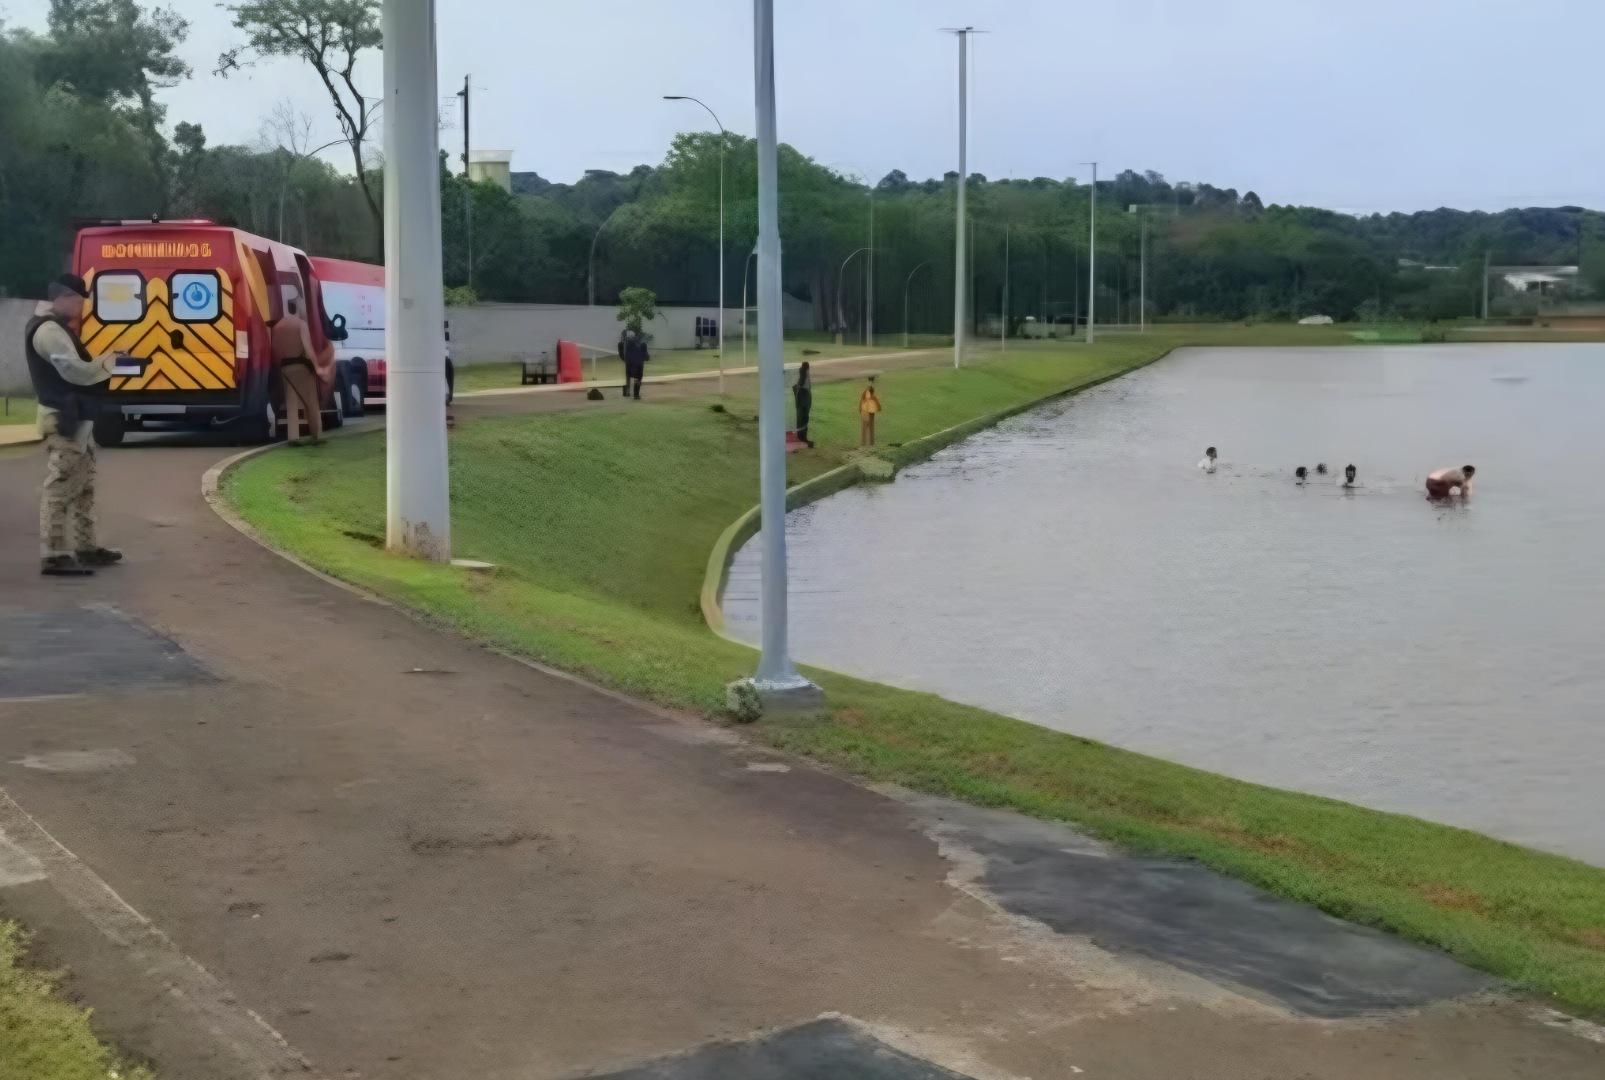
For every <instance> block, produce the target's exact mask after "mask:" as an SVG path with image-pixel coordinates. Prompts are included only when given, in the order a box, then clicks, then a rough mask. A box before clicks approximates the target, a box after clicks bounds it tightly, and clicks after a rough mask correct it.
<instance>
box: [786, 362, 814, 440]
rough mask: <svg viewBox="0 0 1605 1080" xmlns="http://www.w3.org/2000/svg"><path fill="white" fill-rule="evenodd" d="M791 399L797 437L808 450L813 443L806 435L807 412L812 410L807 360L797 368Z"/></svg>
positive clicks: (812, 403)
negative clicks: (795, 415)
mask: <svg viewBox="0 0 1605 1080" xmlns="http://www.w3.org/2000/svg"><path fill="white" fill-rule="evenodd" d="M791 396H792V400H793V401H794V402H795V403H796V405H797V438H799V439H801V440H802V443H803V445H804V446H806V447H808V448H809V449H810V450H811V449H813V446H814V443H813V440H811V439H810V438H809V437H808V414H809V413H811V412H813V410H814V377H813V376H812V375H810V374H809V373H808V361H806V360H804V361H803V362H802V367H800V368H798V369H797V384H796V385H795V386H793V387H792V388H791Z"/></svg>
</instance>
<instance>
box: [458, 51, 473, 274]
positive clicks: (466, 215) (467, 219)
mask: <svg viewBox="0 0 1605 1080" xmlns="http://www.w3.org/2000/svg"><path fill="white" fill-rule="evenodd" d="M472 78H473V76H472V75H464V76H463V88H462V89H461V90H459V91H457V96H458V97H460V98H462V99H463V238H464V243H465V244H466V246H467V247H466V250H467V256H466V258H465V259H464V260H463V262H464V266H465V268H466V275H465V276H466V277H467V279H468V287H469V288H470V289H472V288H473V287H474V187H473V179H474V178H473V177H472V176H470V175H469V168H468V146H469V143H468V96H469V93H470V92H471V89H472V87H471V84H470V82H469V80H470V79H472Z"/></svg>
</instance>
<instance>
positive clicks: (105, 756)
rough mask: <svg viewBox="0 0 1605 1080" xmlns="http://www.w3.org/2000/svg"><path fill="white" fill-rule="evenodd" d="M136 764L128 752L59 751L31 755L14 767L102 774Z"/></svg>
mask: <svg viewBox="0 0 1605 1080" xmlns="http://www.w3.org/2000/svg"><path fill="white" fill-rule="evenodd" d="M133 763H134V755H133V754H130V753H129V752H128V751H126V750H118V749H115V748H114V749H110V750H57V751H55V752H53V753H48V754H29V755H28V756H27V757H22V758H18V759H17V760H16V761H13V762H12V763H11V764H13V765H21V766H22V767H23V768H24V769H38V770H39V771H40V772H54V773H78V772H100V771H102V770H103V769H122V768H127V767H128V766H129V765H132V764H133Z"/></svg>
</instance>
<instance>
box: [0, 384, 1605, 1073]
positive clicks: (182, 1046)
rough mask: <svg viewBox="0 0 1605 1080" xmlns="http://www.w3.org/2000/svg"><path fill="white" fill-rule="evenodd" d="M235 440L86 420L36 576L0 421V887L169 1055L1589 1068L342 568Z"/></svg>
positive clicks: (1418, 994) (1297, 929)
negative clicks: (288, 522) (82, 462)
mask: <svg viewBox="0 0 1605 1080" xmlns="http://www.w3.org/2000/svg"><path fill="white" fill-rule="evenodd" d="M874 363H875V364H876V365H877V366H884V360H883V359H882V358H877V360H876V361H874ZM850 368H851V365H843V366H841V367H837V368H835V369H834V372H833V373H842V374H845V373H847V372H848V370H849V369H850ZM684 385H685V384H682V386H684ZM669 389H670V388H668V387H665V388H664V393H667V392H669ZM695 392H696V390H695V384H691V386H690V387H689V388H685V389H680V390H676V391H675V393H677V394H678V393H686V394H690V393H695ZM575 400H576V399H574V398H572V397H570V396H568V395H528V396H525V397H523V398H502V399H500V400H499V401H497V402H495V403H490V402H486V403H480V402H476V401H468V400H465V401H464V402H463V403H462V404H461V405H460V406H459V408H458V410H457V411H458V415H459V421H460V422H461V423H472V422H473V420H474V419H475V417H477V416H479V415H484V414H486V413H488V412H490V411H492V410H495V411H505V410H506V409H509V408H512V407H514V406H513V405H512V402H519V401H522V402H525V403H530V404H526V405H525V407H530V408H534V407H542V408H545V407H574V405H573V402H575ZM537 401H542V402H550V403H551V404H550V405H542V406H535V405H534V404H532V403H533V402H537ZM565 402H567V403H569V404H568V405H566V406H565V405H564V403H565ZM604 407H624V406H623V405H622V403H619V404H615V405H612V406H604ZM629 407H634V408H647V407H650V403H647V404H644V405H641V406H633V405H632V406H629ZM135 441H136V440H131V442H135ZM154 441H155V442H157V443H164V442H184V440H163V439H158V440H154ZM232 452H234V451H233V449H232V448H226V447H221V446H205V445H195V442H194V440H188V444H187V445H131V446H129V447H127V448H125V449H122V450H120V451H113V452H107V453H105V454H104V455H103V457H102V477H103V479H102V483H101V485H100V490H101V493H102V499H103V504H104V523H105V532H106V536H107V539H108V540H109V541H113V542H116V543H118V544H120V545H121V546H123V547H124V548H126V549H127V551H128V552H129V562H128V564H127V565H126V566H123V567H120V568H117V569H116V570H114V571H111V572H106V573H102V574H101V575H99V576H97V577H95V578H93V579H91V580H88V581H54V580H45V579H42V578H40V577H39V576H38V575H37V573H36V563H35V558H36V554H35V538H34V535H33V528H32V523H33V520H34V515H35V511H34V501H33V500H34V488H35V485H36V484H37V483H38V481H39V478H40V474H41V472H42V466H41V461H40V457H39V455H38V452H37V450H36V449H34V448H28V447H19V448H13V449H8V450H0V521H4V522H6V523H7V525H6V526H5V528H4V531H3V533H0V580H3V581H4V582H5V591H4V593H3V594H0V650H3V651H0V656H3V657H4V660H3V661H0V789H3V791H4V795H3V797H0V911H4V912H5V913H7V914H11V915H15V916H16V917H19V918H21V919H23V920H25V921H26V922H27V923H28V924H29V925H30V926H32V927H33V928H35V929H36V930H37V931H38V934H39V945H40V949H41V951H42V954H43V956H44V958H45V959H46V961H47V962H49V963H52V964H61V965H63V966H65V967H66V968H67V969H68V970H69V971H70V973H71V980H70V987H71V989H72V990H73V992H74V993H76V994H78V995H80V996H81V998H82V999H83V1000H84V1001H86V1002H87V1003H88V1004H90V1005H92V1006H93V1007H94V1008H95V1010H96V1022H97V1025H98V1026H99V1028H100V1029H101V1030H102V1031H103V1032H104V1033H105V1034H106V1035H107V1036H108V1037H110V1038H112V1039H114V1040H115V1041H117V1042H118V1043H120V1044H121V1045H123V1046H125V1047H127V1048H128V1049H130V1050H132V1051H134V1052H136V1053H141V1054H147V1055H149V1056H151V1057H152V1058H153V1059H155V1060H156V1061H157V1062H158V1063H159V1064H160V1065H161V1067H162V1076H163V1077H164V1080H191V1078H193V1080H233V1078H236V1077H240V1078H245V1077H249V1078H264V1077H279V1076H307V1075H311V1076H319V1077H330V1078H334V1077H374V1078H398V1080H399V1078H423V1077H428V1078H437V1077H438V1078H443V1080H445V1078H450V1080H456V1078H466V1077H472V1078H475V1080H514V1078H517V1080H539V1078H546V1077H564V1076H575V1075H582V1074H584V1075H594V1074H601V1073H609V1072H613V1071H616V1072H618V1073H619V1075H626V1076H631V1077H657V1078H660V1080H661V1078H669V1077H673V1078H676V1080H692V1078H699V1077H713V1076H724V1077H729V1076H732V1075H734V1074H733V1073H732V1071H731V1070H732V1069H735V1070H737V1072H739V1073H740V1074H742V1075H752V1076H765V1077H770V1076H772V1077H802V1076H810V1077H817V1076H823V1075H831V1076H848V1075H860V1076H865V1077H875V1076H880V1077H888V1078H890V1077H941V1076H952V1075H954V1074H958V1075H964V1076H971V1077H976V1078H980V1080H1001V1078H1008V1077H1031V1078H1035V1080H1051V1078H1059V1077H1071V1076H1083V1075H1084V1076H1088V1077H1113V1078H1127V1077H1129V1078H1139V1077H1140V1078H1151V1077H1160V1076H1163V1077H1198V1078H1203V1077H1220V1078H1223V1080H1225V1078H1231V1080H1240V1078H1267V1080H1271V1078H1275V1080H1282V1078H1288V1077H1306V1078H1328V1077H1330V1078H1339V1077H1341V1078H1352V1077H1367V1078H1405V1077H1409V1078H1421V1077H1444V1078H1448V1077H1453V1078H1456V1080H1464V1078H1473V1077H1478V1078H1480V1077H1486V1078H1490V1080H1492V1078H1495V1077H1497V1078H1500V1080H1505V1078H1509V1077H1534V1078H1538V1077H1542V1078H1545V1080H1554V1078H1567V1077H1579V1078H1581V1077H1588V1078H1590V1080H1593V1078H1597V1077H1598V1076H1600V1075H1601V1074H1602V1071H1605V1044H1601V1043H1600V1042H1596V1041H1592V1040H1591V1039H1590V1038H1587V1037H1585V1036H1587V1035H1588V1034H1590V1032H1589V1031H1587V1030H1584V1031H1583V1033H1582V1034H1581V1035H1580V1034H1578V1033H1577V1032H1575V1031H1570V1030H1564V1029H1563V1027H1561V1026H1552V1025H1551V1024H1548V1023H1545V1022H1544V1020H1543V1017H1542V1016H1541V1014H1539V1013H1537V1012H1536V1011H1535V1009H1534V1008H1533V1007H1532V1006H1531V1005H1528V1004H1525V1003H1522V1002H1518V1001H1512V1000H1508V999H1505V998H1503V997H1501V996H1499V995H1497V994H1492V995H1490V994H1488V993H1487V992H1486V991H1485V990H1484V989H1483V987H1484V984H1483V981H1482V980H1480V979H1479V978H1477V977H1476V976H1474V975H1472V974H1470V973H1468V972H1465V971H1464V970H1463V969H1460V968H1458V967H1456V966H1455V965H1453V964H1449V963H1447V962H1446V961H1444V960H1442V959H1441V958H1439V957H1437V956H1435V955H1432V954H1427V953H1423V952H1418V951H1416V950H1413V949H1411V948H1410V947H1409V946H1405V945H1402V944H1401V943H1398V942H1394V941H1391V940H1389V939H1384V938H1381V937H1380V935H1372V934H1368V933H1366V932H1363V931H1356V930H1354V929H1352V928H1348V927H1345V926H1343V925H1342V924H1338V923H1335V922H1334V921H1333V920H1328V919H1323V918H1320V917H1318V916H1314V915H1312V914H1311V913H1309V912H1305V911H1303V909H1293V908H1291V907H1290V906H1289V905H1282V904H1279V903H1277V902H1275V901H1270V900H1268V899H1267V898H1264V897H1262V896H1259V895H1258V894H1256V893H1253V891H1252V890H1247V889H1243V888H1241V887H1239V886H1234V885H1231V884H1230V883H1221V882H1219V881H1218V879H1216V880H1215V881H1214V882H1213V883H1212V884H1211V885H1210V886H1209V891H1208V892H1205V893H1202V894H1200V893H1196V892H1192V891H1189V890H1190V889H1191V888H1192V886H1190V885H1188V884H1187V881H1188V880H1189V879H1188V878H1187V877H1186V874H1187V873H1188V871H1185V870H1178V868H1176V867H1174V866H1172V865H1167V864H1156V863H1145V862H1143V861H1141V860H1129V859H1122V858H1120V857H1118V856H1112V855H1111V854H1110V853H1108V852H1104V851H1102V850H1101V849H1098V848H1097V847H1096V845H1091V844H1088V843H1087V842H1086V841H1084V840H1081V839H1079V838H1077V837H1075V836H1074V834H1072V833H1069V832H1068V831H1066V830H1062V829H1056V828H1052V827H1049V826H1046V825H1042V824H1040V823H1033V822H1028V821H1024V820H1021V819H1015V818H1011V817H1008V816H1007V815H999V814H989V813H986V812H981V811H975V810H970V809H967V808H964V807H957V806H952V805H949V804H945V803H942V802H940V801H935V800H922V799H908V798H898V797H895V796H893V795H890V794H883V793H879V792H876V791H873V790H870V789H867V788H865V787H862V786H859V785H857V784H854V783H851V782H848V781H846V780H844V779H841V778H838V777H835V776H833V775H830V774H828V773H825V772H823V771H820V770H817V769H814V768H811V767H808V766H806V765H804V764H802V763H799V762H792V761H783V760H780V759H779V758H777V757H776V756H775V755H773V754H770V753H767V752H765V751H763V750H760V749H755V748H752V747H749V746H747V745H745V744H743V743H742V742H741V741H739V740H738V739H735V738H734V737H732V736H731V735H729V734H728V733H726V732H724V731H722V730H721V729H718V728H716V727H713V726H711V725H707V724H705V723H702V722H700V721H697V720H695V719H691V718H684V717H677V716H673V715H670V714H666V713H663V712H661V711H658V710H655V709H652V708H649V707H646V706H643V705H640V704H637V703H634V702H631V701H628V700H623V699H621V698H619V697H617V696H614V695H610V694H606V693H603V692H600V691H597V690H593V689H590V688H588V687H586V686H583V685H580V684H578V683H576V682H574V681H572V680H569V679H566V678H563V677H560V676H557V675H553V674H549V673H544V672H542V671H539V670H536V669H534V668H532V667H529V666H525V665H522V664H519V663H517V662H515V661H512V660H509V659H506V658H504V657H501V656H498V655H496V654H493V653H490V652H487V651H485V650H483V649H479V648H476V647H475V646H473V645H471V644H469V643H467V642H465V641H462V640H460V639H458V638H456V637H453V636H451V635H449V634H445V633H441V632H438V631H436V630H433V629H431V628H429V627H427V626H425V625H423V624H421V623H419V622H416V621H414V620H412V619H410V618H408V617H406V616H405V615H403V614H401V613H399V612H397V611H395V610H392V609H391V608H389V607H387V606H383V605H380V604H375V603H370V602H366V601H363V600H361V599H358V598H356V597H354V596H353V595H351V594H350V593H349V592H347V591H345V590H343V589H341V588H339V587H336V586H334V585H331V584H329V583H326V582H324V581H322V580H319V579H317V578H315V577H313V576H310V575H308V574H306V573H304V572H303V571H301V570H299V569H297V568H296V567H295V566H293V565H292V564H290V563H288V562H286V561H285V560H283V559H280V558H278V557H277V556H275V555H273V554H272V553H270V552H268V551H265V550H263V549H262V548H260V547H258V546H257V545H256V544H255V543H253V542H252V541H250V540H248V539H247V538H245V537H244V536H242V535H240V534H239V533H236V532H235V531H234V530H233V529H231V528H230V527H229V526H228V525H226V524H225V523H224V522H222V521H221V520H219V519H218V518H217V517H216V516H215V515H214V514H213V513H212V512H211V510H210V509H209V508H208V507H207V506H206V504H205V503H204V501H203V500H202V498H201V496H200V491H199V484H200V477H201V475H202V473H203V472H204V471H205V470H206V469H207V468H208V467H210V466H211V465H212V464H214V463H215V462H217V461H218V460H219V459H220V458H222V457H224V456H226V455H227V454H230V453H232ZM75 657H86V658H87V659H86V660H84V661H83V662H79V663H74V662H72V658H75ZM1178 874H1180V875H1181V876H1180V877H1178V876H1177V875H1178ZM1089 889H1090V890H1091V891H1088V890H1089ZM1132 896H1135V897H1140V898H1141V900H1140V902H1134V903H1132V905H1131V908H1130V917H1129V918H1126V919H1123V920H1115V921H1116V922H1118V923H1119V924H1120V925H1110V922H1109V919H1108V918H1107V917H1108V916H1111V915H1113V914H1114V912H1113V911H1112V909H1111V901H1110V899H1109V898H1110V897H1114V898H1115V900H1114V904H1115V905H1119V904H1122V903H1123V899H1122V898H1124V897H1132ZM1166 897H1168V898H1169V899H1168V900H1167V899H1166ZM1200 897H1202V902H1201V903H1195V902H1193V901H1194V900H1197V899H1199V898H1200ZM1178 900H1179V901H1180V902H1179V903H1178ZM1078 904H1079V905H1081V908H1080V910H1079V911H1078V910H1077V905H1078ZM1089 905H1090V906H1089ZM1261 927H1263V929H1261ZM1178 928H1180V929H1181V930H1182V931H1184V934H1183V936H1186V937H1190V938H1192V939H1195V940H1194V942H1193V944H1194V945H1196V946H1198V947H1195V948H1187V949H1183V948H1177V947H1173V943H1174V942H1175V941H1176V940H1177V937H1176V935H1177V932H1178ZM1100 942H1101V943H1102V944H1103V945H1107V946H1108V948H1107V949H1106V948H1103V947H1101V946H1100V944H1099V943H1100ZM1410 973H1414V974H1410ZM1356 1013H1358V1014H1360V1015H1358V1016H1356ZM826 1014H831V1015H839V1016H841V1017H844V1018H846V1019H840V1020H825V1021H822V1022H815V1021H816V1020H818V1018H820V1017H822V1016H825V1015H826ZM764 1031H768V1032H779V1034H775V1035H773V1036H771V1037H768V1038H761V1039H758V1040H756V1041H749V1042H741V1043H735V1044H728V1045H716V1046H711V1047H709V1046H707V1044H708V1043H709V1042H710V1040H721V1039H723V1040H742V1039H747V1038H748V1037H749V1036H751V1035H752V1034H753V1033H755V1032H764ZM699 1047H701V1048H703V1049H701V1050H700V1051H699V1050H698V1049H697V1048H699ZM887 1047H893V1048H896V1049H895V1051H894V1050H892V1049H888V1048H887ZM681 1052H692V1053H691V1056H689V1057H683V1058H676V1059H674V1060H669V1061H658V1062H656V1063H649V1064H640V1063H642V1062H651V1061H652V1059H656V1058H659V1057H661V1056H663V1055H671V1054H678V1053H681ZM872 1061H873V1064H871V1062H872ZM732 1063H736V1064H732ZM855 1063H856V1064H855ZM931 1063H934V1064H931ZM593 1070H594V1071H595V1073H593ZM810 1070H812V1071H810ZM948 1070H950V1071H948Z"/></svg>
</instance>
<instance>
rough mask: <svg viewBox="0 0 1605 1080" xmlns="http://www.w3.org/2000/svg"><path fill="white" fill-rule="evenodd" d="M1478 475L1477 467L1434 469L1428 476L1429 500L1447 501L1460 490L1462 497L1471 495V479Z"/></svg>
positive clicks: (1463, 466)
mask: <svg viewBox="0 0 1605 1080" xmlns="http://www.w3.org/2000/svg"><path fill="white" fill-rule="evenodd" d="M1475 475H1477V467H1476V466H1475V465H1462V466H1460V468H1458V469H1434V470H1433V471H1432V472H1430V473H1428V474H1427V498H1429V499H1447V498H1448V497H1449V496H1451V495H1453V494H1454V493H1455V490H1456V489H1459V491H1460V494H1461V495H1462V496H1465V495H1470V494H1471V478H1472V477H1473V476H1475Z"/></svg>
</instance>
